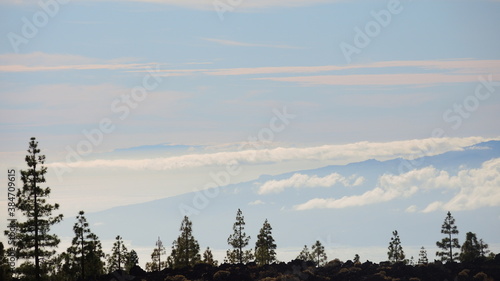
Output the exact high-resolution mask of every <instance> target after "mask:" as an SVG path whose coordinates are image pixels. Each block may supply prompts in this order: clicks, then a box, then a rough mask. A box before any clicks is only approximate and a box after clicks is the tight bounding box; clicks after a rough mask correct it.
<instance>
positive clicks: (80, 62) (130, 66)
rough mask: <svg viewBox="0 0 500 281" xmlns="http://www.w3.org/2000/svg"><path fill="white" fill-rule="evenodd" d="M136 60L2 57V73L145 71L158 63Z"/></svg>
mask: <svg viewBox="0 0 500 281" xmlns="http://www.w3.org/2000/svg"><path fill="white" fill-rule="evenodd" d="M134 60H137V59H134V58H118V59H111V60H101V59H95V58H89V57H83V56H78V55H68V54H47V53H42V52H34V53H29V54H2V55H0V72H34V71H63V70H100V69H101V70H102V69H107V70H144V71H147V69H148V68H153V67H155V66H156V65H157V63H152V62H151V63H136V62H134Z"/></svg>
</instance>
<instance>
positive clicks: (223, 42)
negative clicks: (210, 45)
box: [202, 38, 300, 49]
mask: <svg viewBox="0 0 500 281" xmlns="http://www.w3.org/2000/svg"><path fill="white" fill-rule="evenodd" d="M202 39H203V40H206V41H210V42H214V43H217V44H221V45H227V46H238V47H263V48H278V49H300V48H299V47H294V46H289V45H275V44H255V43H245V42H238V41H232V40H224V39H215V38H202Z"/></svg>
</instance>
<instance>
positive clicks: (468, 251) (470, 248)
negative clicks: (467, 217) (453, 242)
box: [459, 232, 482, 262]
mask: <svg viewBox="0 0 500 281" xmlns="http://www.w3.org/2000/svg"><path fill="white" fill-rule="evenodd" d="M481 250H482V249H481V244H480V243H479V241H478V240H477V237H476V234H475V233H472V232H467V233H466V234H465V242H464V244H462V247H461V252H460V256H459V258H460V261H461V262H473V261H474V260H476V259H478V258H479V257H481Z"/></svg>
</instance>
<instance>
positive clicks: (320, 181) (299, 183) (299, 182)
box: [257, 173, 365, 195]
mask: <svg viewBox="0 0 500 281" xmlns="http://www.w3.org/2000/svg"><path fill="white" fill-rule="evenodd" d="M364 181H365V179H364V178H363V177H357V176H355V175H352V176H350V177H349V178H346V177H344V176H342V175H340V174H338V173H332V174H329V175H327V176H325V177H318V176H316V175H314V176H308V175H303V174H299V173H296V174H294V175H292V176H291V177H290V178H287V179H283V180H270V181H267V182H265V183H264V184H262V185H261V186H260V188H259V190H258V191H257V193H258V194H261V195H262V194H269V193H280V192H283V191H284V190H285V188H290V187H295V188H304V187H309V188H314V187H330V186H333V185H336V184H338V183H340V184H342V185H344V186H358V185H361V184H363V182H364Z"/></svg>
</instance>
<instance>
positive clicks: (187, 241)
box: [171, 216, 201, 268]
mask: <svg viewBox="0 0 500 281" xmlns="http://www.w3.org/2000/svg"><path fill="white" fill-rule="evenodd" d="M180 231H181V234H180V235H179V237H178V238H177V239H176V240H174V242H173V243H172V253H171V257H172V261H173V267H174V268H183V267H188V266H194V265H195V264H196V263H198V262H199V261H200V260H201V257H200V254H199V252H200V245H199V244H198V241H196V239H194V237H193V233H192V232H193V231H192V223H191V221H190V220H189V218H188V217H187V216H184V219H183V220H182V224H181V228H180Z"/></svg>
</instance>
